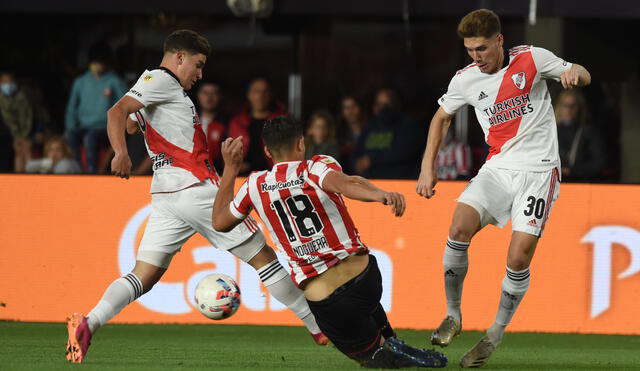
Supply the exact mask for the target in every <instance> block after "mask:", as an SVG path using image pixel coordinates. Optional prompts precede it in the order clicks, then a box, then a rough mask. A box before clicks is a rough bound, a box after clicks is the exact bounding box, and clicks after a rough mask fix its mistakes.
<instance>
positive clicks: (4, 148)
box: [0, 114, 13, 173]
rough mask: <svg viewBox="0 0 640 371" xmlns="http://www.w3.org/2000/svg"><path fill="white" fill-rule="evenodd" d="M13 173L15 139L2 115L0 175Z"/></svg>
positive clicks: (0, 121)
mask: <svg viewBox="0 0 640 371" xmlns="http://www.w3.org/2000/svg"><path fill="white" fill-rule="evenodd" d="M12 171H13V138H12V137H11V130H9V127H8V126H7V124H5V123H4V119H3V118H2V114H0V173H10V172H12Z"/></svg>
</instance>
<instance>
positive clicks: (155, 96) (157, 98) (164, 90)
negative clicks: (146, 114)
mask: <svg viewBox="0 0 640 371" xmlns="http://www.w3.org/2000/svg"><path fill="white" fill-rule="evenodd" d="M154 72H155V71H152V72H149V71H146V72H145V73H143V74H142V76H140V78H139V79H138V81H137V82H136V84H135V85H133V87H132V88H131V89H129V91H128V92H127V94H125V95H127V96H130V97H131V98H133V99H135V100H137V101H138V102H140V103H142V104H143V105H144V106H145V107H147V106H150V105H152V104H158V103H164V102H166V101H168V100H170V99H171V98H172V95H173V91H172V89H171V88H170V85H169V83H170V80H168V79H170V78H171V77H169V76H165V74H164V73H154Z"/></svg>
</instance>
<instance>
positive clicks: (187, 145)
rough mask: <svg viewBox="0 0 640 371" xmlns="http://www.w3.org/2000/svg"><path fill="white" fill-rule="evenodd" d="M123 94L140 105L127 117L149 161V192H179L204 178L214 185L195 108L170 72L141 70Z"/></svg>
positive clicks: (213, 171)
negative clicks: (140, 136)
mask: <svg viewBox="0 0 640 371" xmlns="http://www.w3.org/2000/svg"><path fill="white" fill-rule="evenodd" d="M126 95H128V96H130V97H132V98H134V99H135V100H137V101H139V102H140V103H142V104H144V108H142V109H141V110H140V111H138V112H136V113H134V114H132V115H131V116H130V117H131V118H132V119H133V120H135V121H137V122H138V125H139V126H140V130H141V131H142V133H143V134H144V139H145V143H146V145H147V151H148V152H149V156H150V157H151V161H152V162H153V180H152V182H151V193H158V192H175V191H179V190H181V189H184V188H187V187H189V186H191V185H193V184H196V183H199V182H201V181H202V180H204V179H211V180H212V181H213V182H214V184H217V182H218V175H217V174H216V171H215V169H214V168H213V166H212V165H211V164H209V160H208V158H209V154H208V152H207V140H206V137H205V134H204V131H203V130H202V125H201V124H200V119H199V118H198V114H197V113H196V110H195V106H194V104H193V102H192V101H191V99H190V98H189V96H187V93H186V92H185V91H184V89H183V88H182V85H180V82H179V80H178V78H177V77H176V76H175V75H174V74H173V73H172V72H171V71H169V70H168V69H165V68H163V67H160V68H159V69H155V70H152V71H149V70H146V71H144V73H143V74H142V76H140V78H139V79H138V81H137V82H136V84H135V85H134V86H133V87H132V88H131V90H129V92H128V93H127V94H126Z"/></svg>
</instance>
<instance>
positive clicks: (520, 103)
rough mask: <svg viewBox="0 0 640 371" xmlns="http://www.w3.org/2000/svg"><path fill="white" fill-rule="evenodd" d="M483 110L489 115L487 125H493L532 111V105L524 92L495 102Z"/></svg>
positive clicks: (527, 94)
mask: <svg viewBox="0 0 640 371" xmlns="http://www.w3.org/2000/svg"><path fill="white" fill-rule="evenodd" d="M483 111H484V113H485V114H486V115H487V116H489V125H491V126H494V125H498V124H503V123H505V122H508V121H510V120H513V119H515V118H518V117H522V116H524V115H527V114H529V113H531V112H533V105H532V104H531V99H530V98H529V93H526V94H521V95H517V96H515V97H512V98H509V99H506V100H503V101H501V102H498V103H495V104H494V105H493V106H491V107H489V108H485V109H484V110H483Z"/></svg>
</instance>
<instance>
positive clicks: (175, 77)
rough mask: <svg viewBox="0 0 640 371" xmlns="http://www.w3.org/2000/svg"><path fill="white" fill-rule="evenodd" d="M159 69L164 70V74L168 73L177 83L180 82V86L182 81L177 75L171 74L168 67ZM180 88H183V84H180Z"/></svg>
mask: <svg viewBox="0 0 640 371" xmlns="http://www.w3.org/2000/svg"><path fill="white" fill-rule="evenodd" d="M158 69H160V70H163V71H164V72H166V73H168V74H169V76H171V77H173V78H174V79H176V81H177V82H178V84H180V79H179V78H178V76H176V74H175V73H173V72H171V70H170V69H168V68H167V67H162V66H160V67H158ZM180 86H182V84H180Z"/></svg>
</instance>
